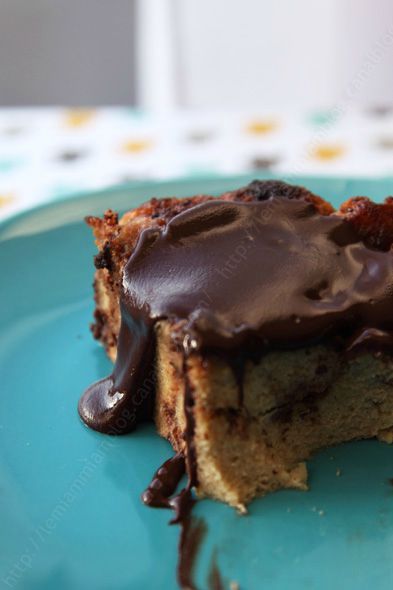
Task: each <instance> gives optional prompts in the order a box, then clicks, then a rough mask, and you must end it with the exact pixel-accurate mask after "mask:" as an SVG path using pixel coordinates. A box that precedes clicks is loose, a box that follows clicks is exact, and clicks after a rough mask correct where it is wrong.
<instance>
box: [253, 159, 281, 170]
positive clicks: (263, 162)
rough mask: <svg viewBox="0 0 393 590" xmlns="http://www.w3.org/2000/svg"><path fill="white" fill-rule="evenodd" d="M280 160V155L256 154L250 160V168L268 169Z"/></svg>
mask: <svg viewBox="0 0 393 590" xmlns="http://www.w3.org/2000/svg"><path fill="white" fill-rule="evenodd" d="M280 160H281V158H280V157H279V156H254V157H253V158H252V159H251V161H250V168H252V169H253V170H255V169H257V170H268V169H269V168H273V167H274V166H277V164H278V163H279V162H280Z"/></svg>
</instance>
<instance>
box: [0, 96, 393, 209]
mask: <svg viewBox="0 0 393 590" xmlns="http://www.w3.org/2000/svg"><path fill="white" fill-rule="evenodd" d="M339 106H340V105H337V106H336V107H333V108H330V109H326V110H315V111H311V112H310V111H302V112H297V111H284V110H283V111H279V112H276V111H274V112H273V111H267V110H263V109H261V110H260V111H259V112H253V113H250V112H229V111H226V110H225V109H223V110H220V111H205V112H202V111H195V112H193V111H187V112H186V111H184V112H183V111H179V112H177V113H173V114H171V115H168V116H163V115H154V114H149V113H145V112H143V111H141V110H138V109H133V108H130V107H117V108H102V109H94V108H92V109H86V108H37V109H34V108H29V109H0V219H2V218H5V217H7V216H9V215H11V214H13V213H15V212H17V211H20V210H23V209H25V208H29V207H32V206H34V205H37V204H39V203H41V202H47V201H55V200H57V199H59V198H64V197H67V196H68V195H72V194H75V193H81V192H85V191H94V190H98V189H104V188H106V187H109V186H113V185H116V184H124V183H126V182H134V181H138V180H157V181H160V180H166V179H175V178H180V177H182V178H184V177H189V178H195V179H196V178H199V177H202V176H219V175H223V176H228V175H236V174H242V173H248V172H250V171H255V172H256V174H257V173H258V171H259V172H262V171H269V172H271V173H274V174H276V175H277V176H278V177H284V178H285V177H286V176H290V175H293V174H298V175H303V176H306V175H324V176H326V175H334V176H339V175H341V176H367V177H389V176H392V177H393V105H369V106H368V107H365V108H362V109H360V108H357V109H351V110H347V111H345V110H344V109H340V108H338V107H339Z"/></svg>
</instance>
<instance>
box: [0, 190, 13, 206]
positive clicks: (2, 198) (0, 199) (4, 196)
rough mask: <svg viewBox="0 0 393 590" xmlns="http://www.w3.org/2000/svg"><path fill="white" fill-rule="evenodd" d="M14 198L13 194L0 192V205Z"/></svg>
mask: <svg viewBox="0 0 393 590" xmlns="http://www.w3.org/2000/svg"><path fill="white" fill-rule="evenodd" d="M13 200H14V196H13V195H11V194H10V193H9V194H1V193H0V207H5V206H6V205H8V204H9V203H12V201H13Z"/></svg>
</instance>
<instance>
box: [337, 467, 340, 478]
mask: <svg viewBox="0 0 393 590" xmlns="http://www.w3.org/2000/svg"><path fill="white" fill-rule="evenodd" d="M336 476H337V477H341V469H340V468H339V467H338V468H337V469H336Z"/></svg>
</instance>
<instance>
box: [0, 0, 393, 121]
mask: <svg viewBox="0 0 393 590" xmlns="http://www.w3.org/2000/svg"><path fill="white" fill-rule="evenodd" d="M392 35H393V5H392V2H391V0H329V1H327V2H322V1H319V2H315V0H275V1H274V2H271V1H269V0H242V2H228V1H227V0H214V1H211V0H0V103H1V104H2V105H52V104H60V105H63V104H67V105H78V106H81V105H89V106H91V105H107V104H128V105H135V104H138V105H141V106H146V107H152V108H160V109H161V108H167V107H169V106H187V107H194V106H197V107H212V106H215V107H220V108H221V107H223V106H229V107H236V108H240V107H250V106H251V107H260V105H261V104H263V105H265V106H278V105H282V106H285V105H291V106H307V107H310V106H311V107H321V106H324V107H326V106H330V105H331V104H332V103H334V102H335V101H337V100H339V99H340V98H341V97H342V96H343V94H344V93H345V92H347V91H348V87H349V86H350V85H351V84H353V83H354V80H355V78H356V77H357V76H359V75H360V72H361V70H362V68H363V69H365V70H366V69H367V72H366V71H365V72H364V75H365V76H366V79H365V80H364V83H363V84H361V85H360V87H359V88H358V90H357V92H356V101H357V102H362V103H364V102H366V103H367V102H386V101H391V100H393V42H392V38H391V37H392ZM368 60H371V62H372V67H370V68H369V69H368V68H367V65H366V62H367V61H368Z"/></svg>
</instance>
